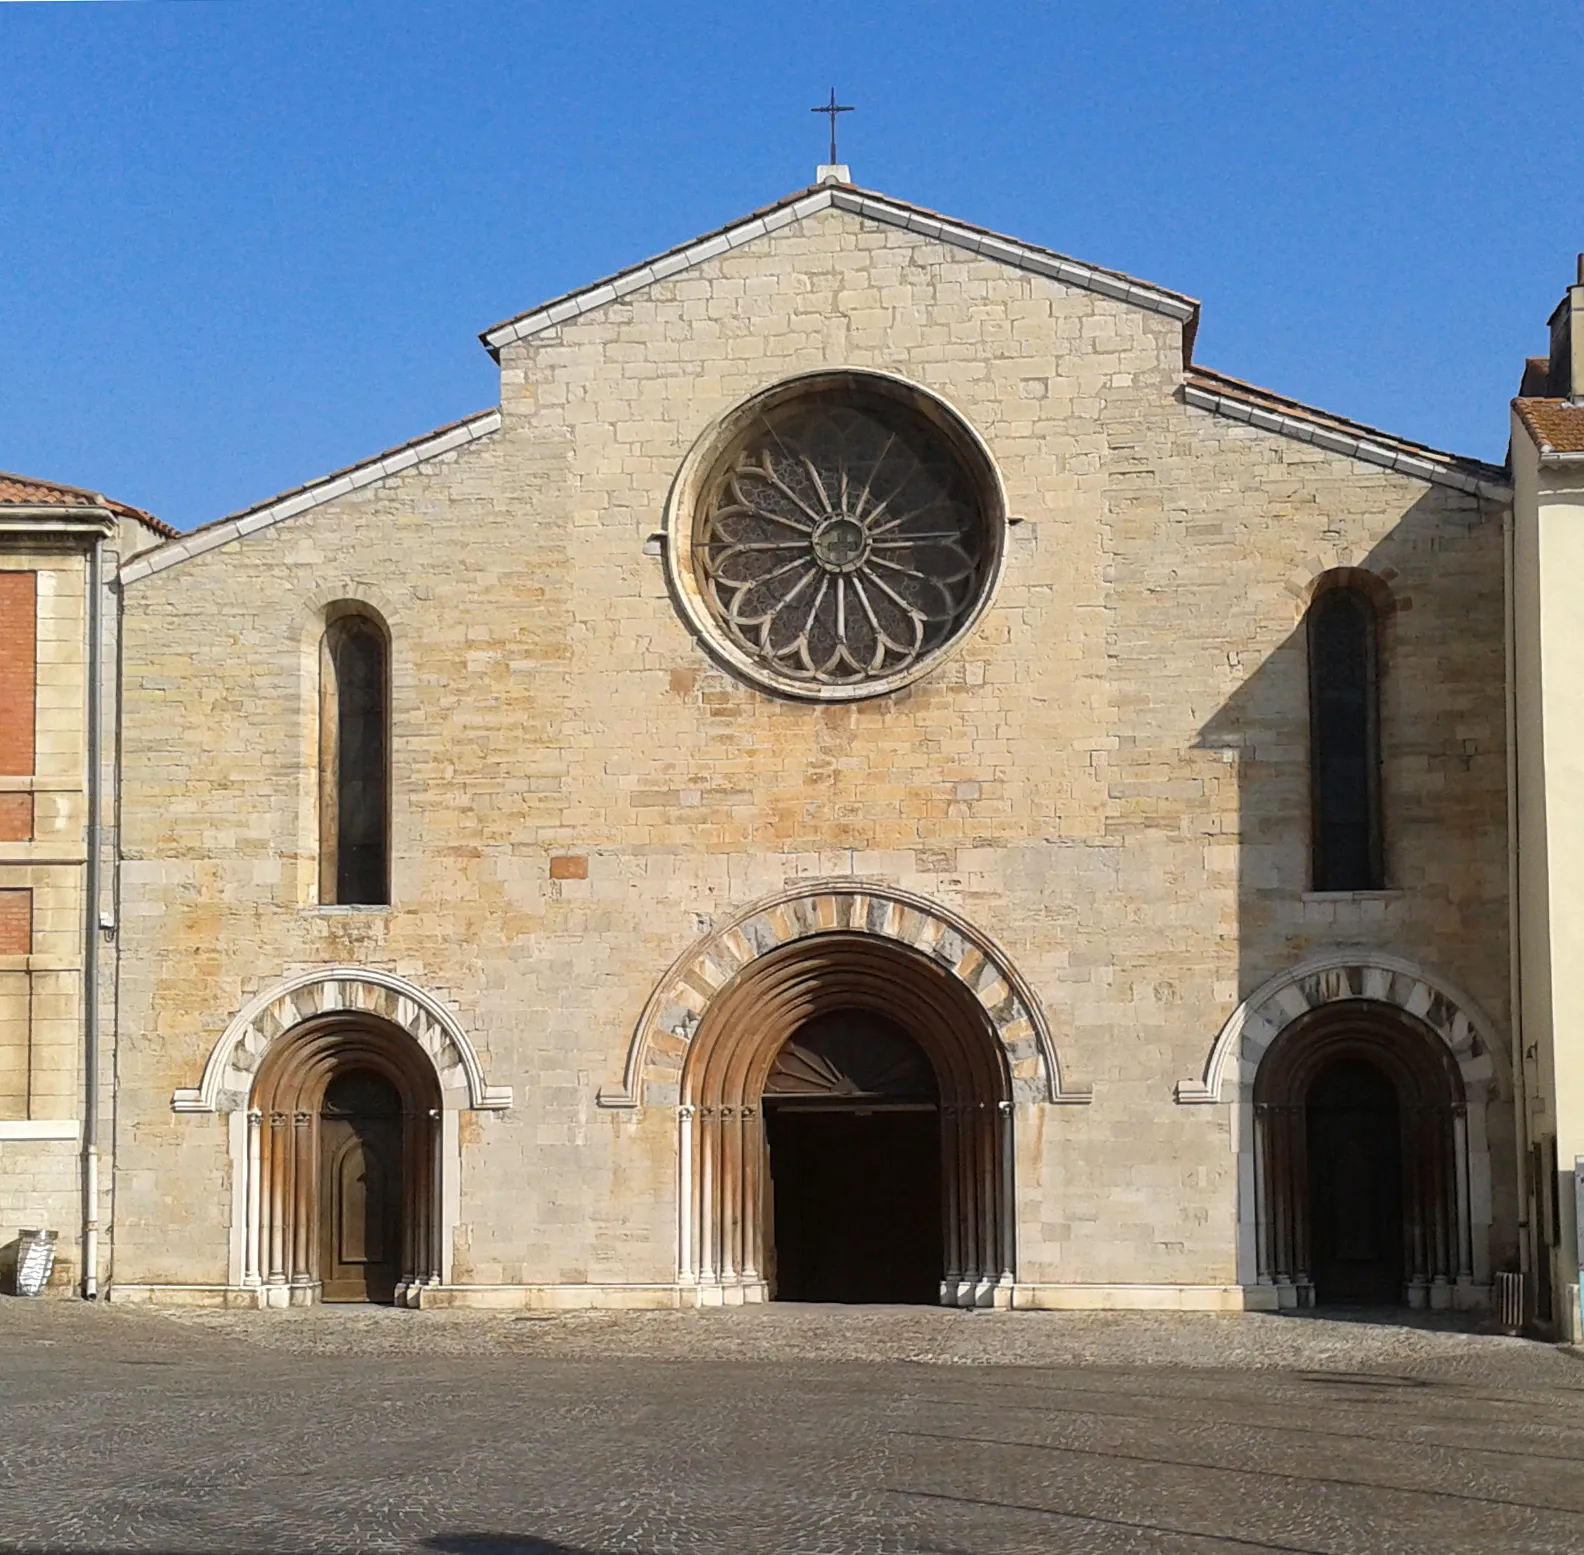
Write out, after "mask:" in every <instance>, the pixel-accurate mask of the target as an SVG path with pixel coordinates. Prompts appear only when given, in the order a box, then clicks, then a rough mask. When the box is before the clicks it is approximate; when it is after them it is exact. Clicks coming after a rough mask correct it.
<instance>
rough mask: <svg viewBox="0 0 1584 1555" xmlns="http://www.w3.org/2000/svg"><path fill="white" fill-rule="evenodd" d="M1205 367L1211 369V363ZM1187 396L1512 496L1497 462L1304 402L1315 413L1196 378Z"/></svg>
mask: <svg viewBox="0 0 1584 1555" xmlns="http://www.w3.org/2000/svg"><path fill="white" fill-rule="evenodd" d="M1203 371H1205V372H1206V373H1207V374H1210V373H1212V370H1211V369H1203ZM1283 398H1285V396H1283ZM1183 401H1184V403H1185V404H1188V405H1192V406H1193V407H1194V408H1195V409H1197V410H1205V411H1209V412H1210V413H1211V414H1212V415H1218V416H1225V417H1227V418H1228V419H1230V420H1233V421H1241V422H1243V423H1245V424H1247V425H1249V426H1252V427H1256V428H1258V429H1259V430H1261V431H1265V432H1271V433H1274V434H1276V435H1277V436H1279V437H1290V438H1294V439H1296V440H1297V441H1299V442H1303V443H1309V444H1311V445H1312V446H1313V447H1316V448H1324V449H1327V450H1329V451H1330V452H1332V453H1337V454H1342V455H1344V456H1346V457H1348V458H1352V459H1358V460H1361V461H1362V462H1363V463H1365V464H1373V465H1375V466H1377V467H1378V468H1381V469H1386V470H1391V471H1393V472H1394V473H1396V474H1398V475H1407V476H1410V477H1412V478H1413V479H1416V480H1421V481H1425V482H1427V483H1429V484H1430V485H1433V486H1447V487H1450V488H1452V489H1453V490H1455V491H1464V492H1468V493H1469V494H1471V495H1473V496H1478V497H1482V498H1485V499H1487V500H1489V501H1493V502H1503V503H1505V502H1511V501H1512V495H1513V489H1512V481H1511V479H1510V477H1509V475H1508V472H1507V471H1506V470H1504V469H1502V468H1501V467H1499V466H1497V465H1494V464H1486V463H1484V462H1483V461H1482V460H1478V459H1461V458H1458V457H1456V456H1450V457H1449V456H1443V455H1438V454H1437V453H1436V451H1435V450H1432V449H1428V448H1424V447H1422V446H1419V445H1414V444H1396V445H1395V446H1394V442H1393V441H1392V440H1390V439H1387V438H1386V437H1384V436H1371V435H1370V430H1369V429H1368V428H1365V427H1362V426H1340V425H1335V424H1332V425H1326V422H1325V419H1324V418H1325V416H1326V413H1325V412H1323V411H1319V410H1314V409H1313V407H1308V406H1305V407H1302V408H1303V409H1305V410H1310V411H1312V413H1313V415H1314V416H1315V417H1316V419H1314V420H1310V419H1308V418H1307V417H1305V416H1301V415H1292V414H1290V413H1288V412H1287V411H1284V410H1280V409H1276V408H1273V407H1272V406H1270V405H1266V404H1262V403H1261V402H1260V399H1259V397H1258V396H1257V395H1255V394H1238V393H1237V392H1236V391H1235V390H1233V391H1229V390H1227V389H1224V388H1216V389H1211V388H1207V387H1205V386H1203V385H1202V384H1195V383H1185V384H1184V385H1183ZM1290 403H1291V404H1292V407H1293V409H1298V408H1300V407H1299V406H1298V404H1297V402H1296V401H1293V402H1290Z"/></svg>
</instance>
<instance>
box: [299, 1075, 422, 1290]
mask: <svg viewBox="0 0 1584 1555" xmlns="http://www.w3.org/2000/svg"><path fill="white" fill-rule="evenodd" d="M319 1203H320V1210H319V1238H320V1242H319V1273H320V1280H321V1295H322V1298H323V1299H324V1300H325V1301H373V1302H389V1301H393V1300H394V1299H395V1296H396V1282H397V1279H398V1278H399V1277H400V1274H401V1242H402V1119H401V1099H400V1097H399V1096H398V1095H397V1094H396V1091H395V1088H394V1087H393V1086H392V1085H391V1084H390V1082H389V1081H387V1080H385V1079H384V1078H383V1077H382V1076H379V1075H374V1074H369V1073H366V1072H354V1073H351V1074H347V1075H339V1076H337V1077H336V1079H334V1080H333V1081H331V1083H330V1087H329V1089H328V1090H327V1091H326V1092H325V1105H324V1110H323V1112H322V1113H321V1115H320V1119H319Z"/></svg>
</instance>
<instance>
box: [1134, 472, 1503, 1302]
mask: <svg viewBox="0 0 1584 1555" xmlns="http://www.w3.org/2000/svg"><path fill="white" fill-rule="evenodd" d="M1341 549H1342V547H1341V546H1340V544H1339V545H1338V550H1339V551H1340V550H1341ZM1155 565H1156V566H1158V565H1161V564H1155ZM1145 566H1146V568H1148V569H1149V570H1151V571H1153V567H1151V566H1150V564H1145ZM1141 581H1144V582H1147V583H1148V585H1149V587H1150V588H1151V590H1160V589H1163V588H1166V587H1172V586H1176V587H1179V588H1180V584H1177V583H1175V582H1168V581H1167V580H1166V579H1164V578H1155V577H1150V578H1148V579H1147V580H1145V579H1141ZM1293 584H1294V587H1295V588H1296V587H1298V586H1299V585H1300V584H1303V585H1306V586H1308V587H1313V586H1314V585H1316V584H1320V586H1321V588H1322V589H1323V588H1325V587H1327V586H1343V587H1355V588H1358V589H1359V591H1360V592H1361V593H1362V594H1364V595H1365V596H1366V597H1368V598H1370V599H1371V601H1372V603H1373V605H1374V608H1375V619H1376V642H1377V657H1376V664H1375V670H1376V677H1375V685H1376V690H1377V693H1378V723H1377V725H1376V730H1377V746H1378V752H1379V758H1380V767H1379V772H1380V777H1379V785H1380V786H1379V790H1378V792H1379V810H1378V814H1379V816H1380V819H1381V837H1380V844H1381V847H1380V854H1379V858H1380V863H1381V865H1382V866H1383V867H1382V869H1381V875H1383V878H1377V879H1376V880H1375V881H1373V882H1371V884H1373V885H1377V886H1380V887H1383V888H1384V889H1380V890H1370V891H1366V892H1363V893H1348V892H1337V893H1320V892H1317V891H1315V890H1314V889H1313V886H1314V885H1315V879H1314V869H1315V861H1314V859H1313V857H1312V851H1311V849H1312V834H1311V815H1312V805H1313V798H1312V789H1311V769H1310V651H1309V642H1308V627H1307V621H1306V616H1305V615H1304V614H1302V613H1301V612H1302V611H1303V610H1304V609H1305V601H1304V600H1302V599H1298V598H1295V599H1294V600H1293V606H1292V609H1293V614H1292V627H1291V630H1290V631H1289V632H1288V633H1287V635H1286V636H1285V637H1284V638H1283V639H1282V641H1281V642H1280V643H1279V644H1278V645H1277V646H1276V647H1275V649H1274V650H1271V651H1266V650H1265V649H1263V648H1262V647H1261V648H1255V649H1252V652H1253V653H1255V654H1258V655H1260V657H1259V658H1258V662H1257V663H1255V664H1254V665H1253V666H1252V668H1250V666H1248V665H1247V664H1243V665H1239V664H1238V663H1237V661H1236V658H1235V657H1234V659H1233V666H1232V667H1233V670H1234V672H1235V673H1242V674H1243V675H1244V677H1245V678H1244V679H1243V680H1242V681H1241V683H1240V684H1239V685H1238V686H1237V687H1236V689H1235V690H1234V691H1233V692H1232V694H1231V695H1230V696H1228V697H1227V698H1226V700H1225V701H1224V702H1223V704H1222V705H1221V706H1220V707H1219V708H1217V709H1215V710H1214V711H1213V712H1212V713H1211V714H1210V716H1209V717H1208V718H1206V719H1204V720H1203V721H1202V723H1201V727H1200V730H1199V737H1198V739H1197V741H1196V742H1195V743H1196V747H1197V748H1198V749H1199V750H1200V751H1202V752H1204V753H1206V754H1207V755H1208V754H1210V753H1212V752H1213V753H1216V754H1219V755H1220V757H1221V759H1222V761H1223V762H1224V763H1225V765H1224V766H1223V767H1222V768H1221V769H1220V770H1221V780H1222V782H1223V783H1225V784H1231V785H1233V786H1234V787H1235V808H1234V805H1232V804H1226V805H1222V806H1219V807H1217V806H1210V807H1207V810H1208V811H1210V812H1214V811H1216V810H1219V813H1220V814H1221V816H1222V817H1223V820H1222V823H1221V824H1222V826H1223V828H1225V827H1228V826H1230V827H1231V828H1232V829H1233V832H1234V835H1231V836H1224V837H1216V836H1206V837H1204V838H1203V841H1204V843H1205V844H1206V847H1207V849H1208V848H1212V847H1214V846H1216V845H1217V844H1220V843H1225V844H1228V845H1235V847H1236V858H1237V870H1238V878H1237V882H1236V909H1235V914H1236V921H1235V922H1233V921H1224V922H1223V923H1222V924H1221V926H1220V927H1221V932H1222V933H1223V934H1235V935H1236V938H1237V947H1238V950H1237V957H1238V964H1237V997H1238V1000H1239V1001H1240V1002H1241V1001H1242V1000H1245V999H1247V998H1248V997H1249V995H1250V994H1252V993H1253V992H1254V991H1255V990H1256V989H1258V988H1259V987H1260V986H1261V985H1262V984H1264V983H1266V982H1267V981H1268V980H1270V979H1271V978H1272V977H1274V976H1276V975H1278V974H1280V973H1283V972H1286V971H1288V970H1290V969H1292V968H1295V967H1297V966H1299V965H1300V964H1302V963H1304V962H1305V961H1308V960H1310V959H1312V958H1314V957H1317V956H1320V955H1324V954H1328V953H1331V952H1345V951H1346V950H1348V949H1350V948H1355V947H1356V948H1358V949H1360V950H1361V951H1376V952H1384V953H1385V954H1387V955H1389V956H1394V957H1398V958H1401V959H1403V960H1405V961H1409V962H1412V963H1415V964H1416V965H1418V966H1421V967H1423V968H1424V969H1425V970H1426V971H1427V972H1429V973H1431V974H1439V975H1440V976H1442V977H1444V978H1449V979H1451V980H1452V981H1453V982H1455V983H1458V984H1461V985H1463V986H1464V987H1466V988H1467V989H1468V991H1469V993H1470V994H1471V995H1472V996H1473V997H1474V998H1475V999H1476V1000H1477V1001H1478V1002H1479V1003H1480V1004H1481V1005H1482V1006H1483V1007H1484V1009H1485V1011H1486V1013H1487V1014H1488V1015H1489V1016H1490V1017H1491V1018H1492V1020H1493V1021H1495V1022H1496V1024H1497V1027H1498V1030H1504V1029H1505V1025H1506V1020H1507V1010H1506V988H1507V977H1508V972H1509V964H1508V922H1507V900H1506V895H1505V870H1506V850H1505V826H1506V781H1507V768H1506V762H1507V755H1506V709H1505V699H1504V689H1503V688H1504V676H1505V660H1504V617H1503V587H1502V535H1501V522H1500V517H1499V514H1498V512H1497V510H1496V508H1495V506H1494V505H1493V504H1490V503H1484V504H1480V503H1479V502H1477V501H1476V499H1475V498H1473V497H1472V496H1470V497H1468V498H1467V499H1464V501H1463V502H1462V503H1460V500H1459V497H1458V495H1457V494H1456V493H1453V492H1450V491H1445V490H1439V489H1438V490H1435V491H1432V492H1429V493H1427V494H1425V495H1424V496H1422V497H1421V498H1420V499H1419V500H1418V501H1417V502H1415V504H1414V505H1413V506H1412V507H1411V508H1410V509H1409V510H1408V511H1407V512H1406V513H1405V514H1404V515H1403V517H1402V518H1401V519H1400V520H1399V522H1398V523H1397V524H1396V525H1395V526H1394V527H1393V529H1392V530H1391V532H1390V533H1389V534H1387V535H1386V536H1384V537H1383V538H1382V539H1381V540H1380V541H1379V542H1378V543H1377V544H1376V545H1375V546H1374V547H1373V549H1372V550H1371V551H1370V553H1369V555H1368V556H1367V557H1365V558H1364V560H1363V561H1362V563H1361V564H1359V566H1357V567H1350V568H1341V567H1339V568H1337V569H1335V570H1334V571H1333V572H1328V571H1327V570H1326V568H1325V566H1324V563H1323V562H1321V561H1319V560H1318V559H1317V560H1316V561H1315V563H1314V568H1313V573H1312V575H1311V576H1310V577H1308V578H1302V577H1301V574H1300V573H1299V572H1295V573H1294V577H1293ZM1207 606H1208V600H1207ZM1246 608H1248V609H1251V610H1263V609H1265V608H1266V606H1265V605H1264V603H1263V601H1254V602H1251V603H1250V605H1249V606H1248V607H1246ZM1213 615H1214V612H1213V611H1210V610H1209V609H1208V608H1207V610H1206V612H1205V616H1206V619H1207V621H1208V619H1209V618H1210V617H1211V616H1213ZM1262 628H1263V629H1264V630H1268V625H1267V623H1264V622H1260V621H1247V622H1243V621H1239V620H1238V619H1237V617H1236V616H1235V615H1234V617H1233V618H1232V619H1231V620H1230V621H1229V620H1227V619H1225V617H1224V614H1223V617H1222V618H1221V619H1220V620H1217V621H1215V622H1214V624H1213V625H1208V626H1207V628H1206V629H1205V632H1204V635H1203V636H1202V637H1200V638H1199V640H1198V643H1197V644H1196V645H1191V644H1189V643H1187V642H1183V641H1181V640H1179V641H1178V642H1177V644H1176V645H1175V650H1174V651H1176V652H1178V653H1182V652H1188V651H1194V649H1195V648H1196V649H1197V651H1198V652H1199V653H1202V654H1204V655H1205V656H1206V657H1207V658H1210V659H1212V660H1213V659H1216V658H1221V659H1223V662H1224V658H1225V656H1226V655H1227V654H1228V653H1229V652H1230V653H1232V654H1233V655H1235V654H1236V652H1237V647H1236V645H1237V644H1238V643H1239V642H1247V643H1249V644H1251V645H1253V644H1256V643H1260V642H1261V641H1262V639H1263V638H1264V630H1262ZM1266 640H1268V639H1266ZM1140 646H1142V645H1140ZM1162 668H1163V671H1165V673H1164V674H1163V676H1162V678H1161V680H1160V682H1158V685H1157V688H1156V689H1155V690H1153V691H1152V693H1151V695H1152V697H1166V696H1170V695H1171V694H1172V690H1171V687H1172V680H1171V676H1170V673H1169V670H1170V666H1169V665H1167V666H1163V667H1162ZM1142 743H1143V742H1141V744H1142ZM1137 755H1138V756H1139V758H1140V763H1141V769H1142V768H1143V767H1144V766H1145V765H1146V764H1147V761H1148V752H1147V750H1143V749H1141V750H1140V751H1138V752H1137ZM1212 770H1213V769H1206V778H1207V779H1208V778H1209V776H1210V772H1211V771H1212ZM1148 777H1149V774H1148V773H1147V772H1145V771H1143V770H1141V778H1142V779H1143V780H1144V781H1146V782H1147V781H1148ZM1234 816H1235V819H1234ZM1228 916H1229V918H1230V914H1229V915H1228ZM1213 1035H1214V1033H1209V1034H1207V1037H1206V1042H1207V1051H1208V1042H1209V1039H1210V1037H1211V1036H1213ZM1226 1073H1227V1085H1228V1089H1227V1090H1226V1091H1224V1092H1223V1099H1225V1100H1230V1099H1231V1097H1232V1087H1234V1086H1235V1084H1236V1076H1237V1066H1236V1062H1235V1060H1234V1062H1233V1063H1232V1064H1231V1065H1230V1066H1229V1068H1228V1070H1227V1071H1226ZM1286 1099H1288V1100H1292V1099H1293V1098H1286ZM1404 1101H1405V1103H1406V1102H1407V1101H1408V1098H1406V1097H1405V1098H1404ZM1488 1118H1489V1124H1490V1129H1489V1141H1488V1145H1489V1161H1490V1167H1491V1173H1492V1177H1493V1179H1494V1180H1493V1182H1492V1184H1491V1186H1492V1188H1493V1190H1494V1198H1495V1206H1494V1207H1495V1215H1494V1225H1493V1226H1492V1228H1491V1229H1492V1232H1493V1233H1494V1236H1493V1241H1492V1244H1491V1247H1490V1253H1491V1255H1492V1263H1493V1265H1494V1267H1497V1268H1501V1267H1505V1266H1506V1265H1507V1263H1508V1262H1509V1261H1511V1260H1512V1259H1513V1258H1515V1256H1516V1246H1515V1245H1508V1243H1509V1242H1510V1241H1511V1237H1512V1231H1511V1228H1513V1227H1514V1226H1515V1225H1516V1221H1517V1209H1516V1202H1515V1196H1516V1187H1515V1184H1514V1182H1513V1180H1512V1177H1513V1173H1512V1154H1513V1146H1512V1140H1511V1128H1512V1121H1511V1118H1510V1116H1508V1117H1506V1118H1505V1119H1504V1117H1503V1108H1502V1107H1501V1106H1499V1105H1498V1106H1493V1107H1492V1108H1490V1111H1489V1115H1488ZM1288 1166H1289V1168H1290V1170H1291V1171H1293V1172H1296V1173H1298V1174H1299V1175H1301V1176H1306V1175H1307V1173H1306V1169H1305V1168H1304V1166H1303V1163H1302V1162H1301V1161H1299V1160H1295V1161H1293V1162H1291V1163H1288ZM1270 1169H1271V1170H1275V1171H1277V1172H1278V1173H1279V1172H1280V1171H1281V1170H1282V1169H1283V1168H1282V1166H1281V1165H1280V1164H1279V1163H1278V1164H1276V1165H1273V1166H1271V1167H1270ZM1294 1187H1295V1189H1296V1188H1297V1184H1296V1183H1295V1184H1294ZM1302 1191H1303V1193H1304V1194H1305V1196H1306V1195H1307V1188H1306V1187H1305V1188H1304V1189H1303V1190H1302ZM1262 1213H1263V1212H1262ZM1299 1213H1300V1214H1302V1213H1304V1211H1303V1210H1300V1211H1299ZM1246 1214H1247V1211H1246V1210H1245V1212H1244V1215H1245V1217H1246ZM1299 1235H1300V1236H1301V1238H1302V1240H1303V1241H1304V1242H1305V1243H1308V1242H1309V1241H1310V1240H1311V1237H1310V1229H1309V1228H1308V1227H1305V1228H1304V1229H1303V1230H1302V1231H1301V1232H1300V1233H1299ZM1264 1256H1265V1255H1264V1250H1263V1249H1262V1251H1261V1254H1260V1260H1261V1262H1262V1263H1263V1261H1264ZM1248 1272H1250V1271H1246V1270H1243V1271H1240V1273H1243V1275H1244V1277H1245V1278H1246V1277H1247V1273H1248ZM1262 1272H1264V1271H1263V1270H1262Z"/></svg>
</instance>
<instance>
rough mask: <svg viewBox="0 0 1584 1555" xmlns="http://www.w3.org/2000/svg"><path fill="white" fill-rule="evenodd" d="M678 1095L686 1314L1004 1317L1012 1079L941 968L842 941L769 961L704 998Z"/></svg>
mask: <svg viewBox="0 0 1584 1555" xmlns="http://www.w3.org/2000/svg"><path fill="white" fill-rule="evenodd" d="M680 1090H681V1096H680V1098H679V1100H680V1105H679V1107H678V1112H679V1114H680V1116H679V1119H678V1121H679V1124H680V1129H679V1136H680V1137H679V1141H678V1144H679V1151H678V1154H679V1162H678V1166H679V1169H680V1177H681V1186H682V1203H681V1205H680V1209H681V1215H680V1217H679V1220H680V1224H679V1233H680V1234H679V1238H678V1241H679V1247H678V1259H677V1263H678V1272H679V1274H680V1276H681V1279H682V1281H683V1283H685V1284H689V1285H694V1286H696V1287H697V1288H698V1291H699V1298H700V1302H701V1304H708V1305H717V1304H718V1305H736V1304H738V1303H740V1302H745V1301H764V1300H768V1299H770V1298H771V1297H772V1296H775V1295H781V1296H783V1297H792V1296H794V1295H796V1296H800V1297H802V1299H805V1300H807V1299H822V1300H842V1301H864V1300H883V1301H896V1300H906V1301H932V1302H936V1301H938V1302H941V1303H943V1304H944V1305H947V1306H962V1307H990V1306H998V1305H999V1306H1004V1305H1009V1304H1010V1301H1011V1287H1012V1284H1013V1280H1014V1277H1015V1275H1014V1265H1015V1256H1014V1254H1015V1243H1016V1234H1015V1220H1014V1207H1013V1206H1014V1199H1013V1193H1012V1155H1013V1152H1012V1101H1011V1075H1010V1072H1009V1070H1008V1066H1007V1060H1006V1050H1005V1048H1004V1047H1003V1045H1002V1042H1001V1039H1000V1036H999V1034H998V1031H997V1028H996V1027H995V1025H994V1024H993V1023H992V1021H991V1018H990V1015H989V1012H988V1011H987V1009H986V1007H985V1005H984V1003H983V1002H982V998H981V996H980V995H978V994H976V993H975V992H974V990H973V989H972V988H970V987H969V986H968V985H967V984H965V983H964V982H963V980H962V979H961V978H959V977H956V976H955V975H954V974H953V973H952V971H951V970H950V968H949V967H948V966H947V965H945V964H943V961H942V959H941V958H939V957H935V956H928V955H924V954H922V953H921V952H920V951H918V950H917V949H915V948H913V947H911V946H905V945H900V944H897V943H896V942H895V941H893V940H888V939H884V938H882V937H880V936H878V935H874V934H868V933H861V932H857V931H852V930H833V931H831V932H829V933H820V934H810V935H806V936H804V937H802V938H799V939H796V940H792V941H790V942H789V943H787V944H784V945H781V946H779V947H778V948H776V949H774V950H770V951H766V952H765V953H764V954H763V955H760V956H758V957H757V958H755V959H754V960H753V961H752V962H750V963H749V964H748V965H747V966H745V967H744V968H743V969H742V970H741V971H740V972H739V973H738V974H737V975H736V976H735V977H733V978H732V979H731V980H730V981H729V982H728V983H726V984H725V986H723V987H721V988H720V989H719V990H717V992H716V993H715V994H714V995H713V997H712V998H711V999H710V1001H709V1006H708V1008H707V1009H706V1010H705V1011H704V1014H703V1017H702V1019H701V1020H700V1021H699V1023H698V1028H697V1030H696V1032H695V1033H694V1035H693V1037H692V1039H691V1041H690V1042H689V1044H688V1047H687V1055H686V1061H685V1063H684V1065H683V1069H682V1075H681V1086H680Z"/></svg>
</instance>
